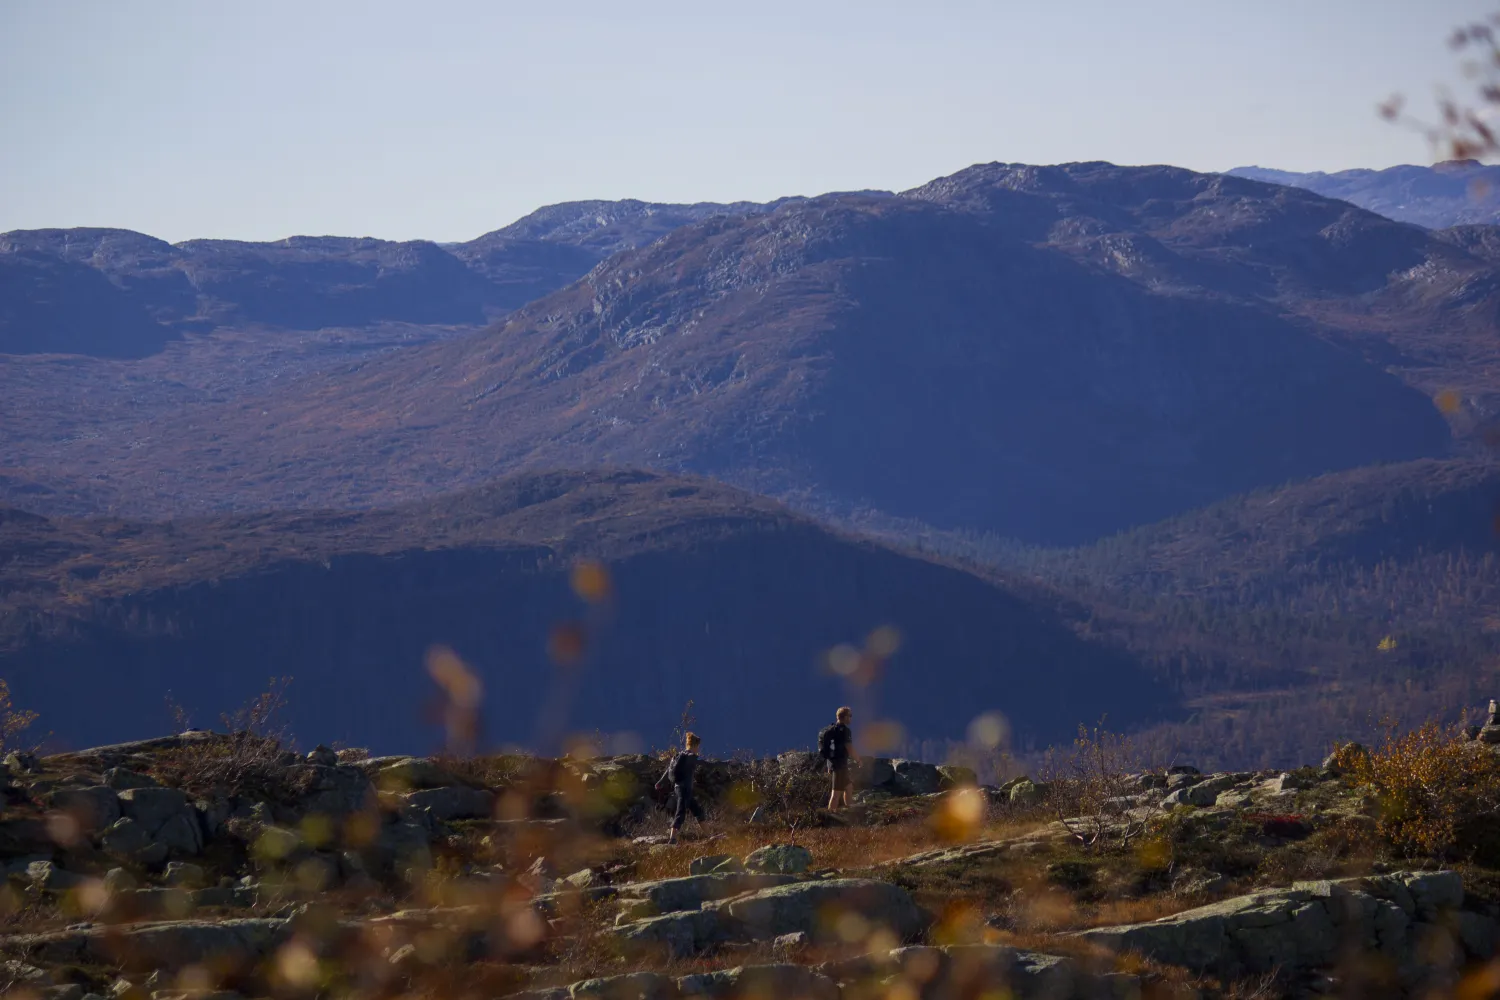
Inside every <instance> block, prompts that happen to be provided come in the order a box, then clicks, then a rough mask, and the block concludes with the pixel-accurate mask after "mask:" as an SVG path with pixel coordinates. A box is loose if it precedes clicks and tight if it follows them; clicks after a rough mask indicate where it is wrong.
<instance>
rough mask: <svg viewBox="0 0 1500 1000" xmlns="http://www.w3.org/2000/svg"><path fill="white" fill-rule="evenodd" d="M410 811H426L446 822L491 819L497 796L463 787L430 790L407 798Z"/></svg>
mask: <svg viewBox="0 0 1500 1000" xmlns="http://www.w3.org/2000/svg"><path fill="white" fill-rule="evenodd" d="M405 803H406V806H407V808H408V809H425V810H427V811H428V812H429V813H431V814H432V817H433V819H437V820H442V821H444V822H446V821H448V820H455V819H489V818H490V815H491V814H492V813H493V812H494V811H495V795H494V793H493V792H489V791H486V790H484V789H482V788H466V787H464V786H462V785H458V786H452V787H448V788H428V789H425V790H423V791H420V792H412V793H411V794H409V795H407V796H406V799H405Z"/></svg>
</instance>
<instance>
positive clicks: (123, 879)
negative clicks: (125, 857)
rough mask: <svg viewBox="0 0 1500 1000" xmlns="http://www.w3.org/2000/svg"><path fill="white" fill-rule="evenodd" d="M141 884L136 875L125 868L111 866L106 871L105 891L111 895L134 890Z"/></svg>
mask: <svg viewBox="0 0 1500 1000" xmlns="http://www.w3.org/2000/svg"><path fill="white" fill-rule="evenodd" d="M139 885H140V883H139V882H137V881H136V878H135V876H134V875H132V874H130V873H129V872H128V871H126V870H125V869H123V868H111V869H110V870H109V871H107V872H105V873H104V891H105V892H107V893H109V894H110V895H111V896H118V895H120V894H121V893H125V892H134V891H135V890H136V888H137V887H138V886H139Z"/></svg>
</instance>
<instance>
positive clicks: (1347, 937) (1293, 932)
mask: <svg viewBox="0 0 1500 1000" xmlns="http://www.w3.org/2000/svg"><path fill="white" fill-rule="evenodd" d="M1462 903H1463V882H1462V880H1461V878H1460V876H1459V875H1458V873H1457V872H1402V873H1395V874H1391V875H1381V876H1370V877H1365V878H1348V879H1335V880H1329V881H1321V882H1298V883H1296V884H1294V885H1293V886H1292V887H1291V888H1289V889H1274V890H1270V891H1266V892H1257V893H1251V894H1250V895H1246V896H1236V897H1234V898H1233V899H1226V900H1222V901H1220V902H1217V903H1212V904H1210V905H1208V906H1201V907H1198V908H1196V909H1192V910H1186V911H1184V912H1182V913H1178V914H1175V915H1173V916H1170V917H1163V918H1161V919H1160V920H1154V921H1152V922H1150V923H1145V924H1126V925H1122V926H1118V927H1097V928H1094V929H1092V930H1086V931H1079V932H1077V934H1076V935H1075V936H1076V937H1079V938H1082V939H1084V940H1086V941H1090V942H1092V943H1094V944H1099V945H1103V946H1105V947H1107V948H1110V949H1111V950H1114V951H1132V952H1136V953H1138V954H1141V955H1145V956H1146V957H1148V958H1152V959H1155V960H1157V961H1161V962H1165V963H1167V964H1169V965H1180V966H1184V967H1187V968H1190V969H1194V970H1198V971H1206V972H1212V973H1215V974H1220V975H1228V976H1241V975H1254V974H1259V973H1265V972H1270V971H1272V970H1274V969H1281V970H1297V969H1311V968H1317V967H1322V966H1326V965H1329V964H1331V963H1332V962H1333V961H1334V960H1335V959H1336V957H1337V956H1338V954H1339V953H1340V951H1341V950H1343V949H1346V948H1348V949H1356V950H1359V951H1362V952H1365V953H1370V954H1381V955H1383V956H1385V957H1386V958H1387V959H1389V960H1390V961H1392V962H1393V963H1395V964H1396V965H1398V966H1411V965H1412V964H1413V963H1414V962H1417V964H1420V962H1418V961H1417V960H1418V958H1419V956H1418V954H1417V952H1418V951H1419V950H1425V949H1421V948H1420V947H1419V943H1420V942H1421V941H1422V940H1423V939H1424V938H1425V937H1426V936H1427V935H1428V933H1429V932H1435V929H1437V928H1438V927H1439V925H1440V923H1453V922H1456V921H1455V920H1450V919H1449V918H1453V917H1456V914H1457V910H1458V907H1460V906H1461V905H1462ZM1476 916H1477V915H1476ZM1480 919H1481V920H1487V919H1488V918H1480ZM1491 923H1493V921H1491ZM1464 931H1465V933H1464V934H1463V935H1461V939H1460V941H1458V942H1455V943H1458V944H1463V943H1464V942H1472V948H1471V957H1474V958H1479V957H1482V955H1481V953H1482V952H1483V951H1484V950H1486V949H1487V948H1488V949H1492V948H1493V941H1494V939H1495V934H1494V928H1487V927H1483V926H1479V925H1478V921H1476V920H1469V921H1467V922H1466V924H1465V926H1464ZM1443 933H1447V932H1446V931H1444V932H1443ZM1413 974H1415V973H1413Z"/></svg>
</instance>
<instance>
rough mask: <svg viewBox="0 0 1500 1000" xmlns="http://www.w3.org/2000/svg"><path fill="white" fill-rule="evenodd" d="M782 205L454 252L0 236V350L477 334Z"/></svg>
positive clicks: (668, 208) (549, 234)
mask: <svg viewBox="0 0 1500 1000" xmlns="http://www.w3.org/2000/svg"><path fill="white" fill-rule="evenodd" d="M776 204H779V203H776ZM771 207H773V206H764V205H756V204H752V203H749V202H740V203H737V204H734V205H717V204H707V203H705V204H697V205H655V204H650V203H647V202H640V201H618V202H603V201H583V202H571V203H569V204H565V205H552V206H549V207H547V208H543V209H540V210H538V211H537V212H534V213H532V214H531V215H529V216H527V217H526V218H524V219H521V220H519V221H517V222H514V223H512V224H511V225H509V226H506V227H505V228H503V229H497V230H495V231H494V232H490V233H486V234H484V235H483V236H480V237H478V238H477V239H474V240H470V241H469V242H467V243H457V244H450V245H447V246H438V245H437V244H436V243H432V242H429V241H426V240H412V241H408V242H404V243H398V242H393V241H390V240H377V239H352V238H347V237H336V236H293V237H291V238H289V239H285V240H277V241H275V242H272V243H247V242H241V241H238V240H188V241H186V242H184V243H177V244H171V243H166V242H164V241H162V240H158V239H156V238H154V237H151V236H146V235H144V234H141V233H136V232H131V231H130V230H126V229H35V230H17V231H14V232H9V233H0V354H3V353H10V354H39V353H64V354H87V355H95V356H98V357H116V358H135V357H143V356H145V355H149V354H153V353H155V352H157V351H159V350H161V349H162V347H163V346H164V345H165V343H166V342H167V341H169V340H171V339H173V338H174V337H177V336H180V335H181V334H182V333H183V332H189V331H193V332H202V331H207V330H211V329H214V328H216V327H222V326H247V325H263V326H271V327H284V328H289V329H299V330H311V329H318V328H321V327H350V326H362V325H366V324H370V323H379V322H398V323H423V324H446V325H454V324H458V325H473V324H479V323H483V322H485V321H486V320H487V319H489V318H493V317H494V316H497V315H501V314H503V313H504V312H506V311H508V310H510V309H514V308H516V307H517V306H519V305H522V304H523V303H525V302H529V301H530V300H532V299H534V298H537V297H538V296H540V295H542V294H545V293H546V292H550V291H552V290H553V289H555V288H560V287H562V286H563V285H565V284H567V283H568V282H571V281H574V280H576V279H577V278H579V277H581V276H582V275H584V274H585V273H587V272H588V270H589V269H590V268H592V267H593V266H594V265H595V264H597V263H599V261H601V260H603V259H604V258H605V257H608V256H609V255H610V254H612V253H616V252H618V251H620V250H623V249H627V248H630V247H635V246H639V245H641V244H644V243H649V242H651V241H652V240H654V239H657V238H658V237H660V236H661V235H663V234H664V233H667V232H670V231H671V230H673V229H675V228H676V227H678V226H681V225H685V224H687V223H690V222H696V221H699V220H702V219H706V218H711V217H713V216H717V215H740V214H746V213H751V212H761V211H766V210H768V209H769V208H771Z"/></svg>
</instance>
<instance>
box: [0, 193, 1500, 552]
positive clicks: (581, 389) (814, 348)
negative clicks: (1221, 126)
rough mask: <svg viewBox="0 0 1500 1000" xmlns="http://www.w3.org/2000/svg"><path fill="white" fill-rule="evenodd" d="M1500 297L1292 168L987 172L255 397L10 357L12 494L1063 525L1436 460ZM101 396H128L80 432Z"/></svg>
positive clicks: (684, 239) (54, 504)
mask: <svg viewBox="0 0 1500 1000" xmlns="http://www.w3.org/2000/svg"><path fill="white" fill-rule="evenodd" d="M715 210H717V207H716V209H715ZM702 211H705V212H707V211H709V209H702ZM575 214H576V213H575ZM604 217H605V216H604V214H603V213H598V212H595V213H594V214H593V215H592V216H590V218H593V219H596V220H597V219H600V218H604ZM631 218H633V219H634V220H635V222H639V221H640V219H641V218H642V216H639V215H637V216H632V217H631ZM644 218H647V219H650V218H654V216H644ZM588 225H593V223H589V224H588ZM546 227H551V228H546ZM587 228H588V227H587V226H585V229H587ZM544 231H545V232H548V233H552V232H556V231H558V230H557V229H556V228H555V227H552V224H551V223H546V224H545V227H544ZM588 231H590V232H595V233H597V232H598V231H599V229H598V228H597V227H596V228H594V229H591V230H588ZM632 232H636V230H632ZM569 238H572V237H569ZM615 238H616V237H611V239H615ZM630 238H632V239H633V238H636V237H634V236H632V237H630ZM641 238H644V237H641ZM518 239H524V240H525V241H527V245H534V243H535V240H533V239H532V236H531V235H529V234H526V233H523V234H522V236H521V237H518ZM431 252H432V253H440V252H441V251H437V250H436V249H435V248H434V249H433V250H432V251H431ZM580 252H581V251H580ZM589 252H590V253H593V252H595V251H592V250H591V251H589ZM454 259H455V260H456V258H454ZM372 266H373V265H372ZM376 270H377V271H378V268H376ZM1455 284H1461V285H1462V287H1463V289H1464V294H1465V295H1467V296H1468V298H1463V297H1460V296H1455V295H1453V294H1452V293H1451V291H1450V289H1451V288H1452V287H1453V286H1454V285H1455ZM1497 290H1500V280H1497V271H1496V268H1495V265H1494V263H1493V262H1492V261H1491V260H1490V259H1489V258H1488V257H1486V256H1485V255H1484V254H1483V253H1477V252H1474V251H1473V250H1472V249H1470V248H1469V247H1466V246H1463V245H1460V244H1459V243H1458V242H1457V241H1455V240H1453V239H1451V238H1449V237H1447V236H1444V235H1442V234H1438V235H1434V234H1431V233H1428V232H1426V231H1424V230H1422V229H1419V228H1417V227H1413V226H1406V225H1401V224H1398V223H1394V222H1391V221H1389V220H1387V219H1384V218H1382V217H1380V216H1378V215H1375V214H1372V213H1369V212H1364V211H1362V210H1359V209H1356V208H1353V207H1351V206H1349V205H1347V204H1345V203H1343V202H1338V201H1332V200H1329V199H1326V198H1321V197H1319V196H1317V195H1313V194H1311V193H1307V192H1302V191H1298V190H1297V189H1294V188H1286V187H1278V186H1272V185H1266V184H1261V183H1257V182H1253V181H1248V180H1243V179H1238V178H1231V177H1223V176H1220V175H1213V174H1195V173H1192V172H1191V171H1186V170H1179V169H1175V168H1167V167H1147V168H1125V167H1115V166H1111V165H1109V164H1073V165H1068V166H1062V167H1032V166H1024V165H1007V164H992V165H987V166H979V167H974V168H971V169H969V170H965V171H963V172H961V173H959V174H955V175H954V176H952V177H948V178H943V179H940V180H938V181H934V182H933V183H931V184H928V185H926V186H924V187H921V188H918V189H915V190H913V191H909V192H906V193H904V194H902V195H899V196H895V197H891V196H875V195H869V194H849V195H829V196H824V197H820V198H813V199H805V200H799V201H793V202H789V203H786V204H783V205H781V206H779V207H778V208H775V209H774V210H771V211H755V212H753V213H751V214H738V215H734V214H725V213H724V212H722V211H721V212H719V214H716V215H713V216H711V217H709V218H706V219H703V220H702V221H698V222H694V223H691V224H687V225H683V226H681V227H679V228H676V229H673V230H671V231H670V232H669V233H668V234H667V235H666V236H664V237H662V238H660V239H658V240H656V241H655V242H652V243H649V244H648V245H646V246H643V247H640V248H638V249H635V250H626V251H623V252H621V253H618V254H616V255H614V256H613V257H610V258H608V259H607V260H606V261H605V262H603V263H602V264H599V265H597V266H596V267H595V268H594V269H593V270H592V271H590V272H589V273H588V274H587V275H586V276H585V277H584V278H582V279H581V280H579V281H576V282H574V283H572V284H570V285H568V286H567V287H564V288H562V289H559V290H558V291H556V292H554V293H551V294H550V295H546V296H543V297H542V298H540V299H538V300H536V301H534V302H531V303H529V304H527V305H526V306H524V307H523V308H520V309H518V310H516V311H515V312H513V313H512V314H510V315H508V316H507V317H506V318H504V319H503V320H501V321H499V322H498V323H496V324H495V325H493V326H491V327H489V328H486V329H484V330H480V331H476V332H473V333H467V334H459V335H456V336H451V337H448V338H446V339H443V340H441V341H438V342H436V343H430V344H427V345H426V346H420V347H415V348H412V349H409V350H396V351H387V352H384V353H381V354H377V355H374V356H370V357H366V358H362V359H360V360H358V361H356V362H354V363H351V364H347V365H329V366H327V367H325V368H324V369H322V370H320V371H318V372H316V373H313V374H311V375H307V376H306V377H300V378H286V379H278V380H275V381H274V384H268V385H266V386H262V387H258V388H256V389H255V390H254V391H249V392H243V393H239V394H234V395H228V396H225V395H223V394H218V393H209V392H203V393H198V394H194V392H192V391H189V390H187V389H183V390H178V389H177V388H175V386H178V385H181V384H183V383H192V382H193V381H194V380H195V379H198V378H199V377H200V376H198V375H196V374H193V373H191V372H182V373H179V374H175V375H174V377H173V378H172V379H170V380H162V379H152V380H135V381H133V382H131V383H130V384H129V390H128V391H129V397H128V400H127V399H123V398H122V399H121V400H120V402H119V404H118V406H119V409H118V410H115V411H111V409H110V408H111V407H113V406H115V405H116V404H115V403H113V402H112V401H111V399H112V394H113V393H115V392H117V391H118V389H117V388H110V387H109V386H102V385H99V384H98V383H97V382H91V383H90V387H89V388H88V389H87V390H85V389H84V388H83V387H82V386H80V385H78V384H77V382H76V380H77V379H84V378H91V377H92V376H91V374H90V373H91V371H92V369H90V368H88V366H82V367H80V366H76V365H70V366H66V368H65V367H64V366H59V365H56V364H53V363H39V364H37V365H30V366H28V365H26V364H24V363H20V364H17V365H15V366H14V371H16V372H17V373H18V374H17V375H16V376H15V377H14V378H13V379H11V380H10V381H11V382H12V390H11V392H10V393H9V394H8V395H9V398H8V399H7V400H6V401H3V402H0V418H3V419H4V420H5V421H6V424H7V429H8V433H9V438H10V439H9V441H8V442H7V446H6V448H7V452H8V454H7V455H6V456H5V457H6V458H8V459H9V461H8V462H6V463H5V465H6V466H7V468H6V470H5V474H7V475H8V476H9V477H10V479H9V480H0V490H4V491H5V492H4V493H0V496H4V495H6V494H7V493H8V494H9V496H10V498H11V500H12V501H13V502H24V503H26V504H28V505H30V506H32V507H35V508H37V509H40V510H51V511H71V512H78V513H81V512H86V511H88V510H93V509H113V510H116V511H118V512H121V513H131V514H140V515H148V516H159V515H162V514H169V513H183V512H186V511H194V510H196V511H205V510H211V509H215V508H220V509H222V508H225V507H233V508H238V509H253V508H257V507H277V506H330V505H332V506H377V505H384V504H389V503H392V502H397V501H401V500H406V499H413V498H416V497H419V496H423V495H428V494H431V493H434V492H440V491H444V490H451V489H457V488H462V487H465V486H471V485H476V484H478V483H482V482H484V481H486V480H488V479H490V478H493V477H494V476H497V475H504V474H508V473H511V472H515V471H518V470H522V469H528V468H533V469H534V468H544V467H549V466H550V467H558V466H563V467H574V468H587V467H591V466H596V465H599V464H602V463H613V464H624V465H639V466H649V467H654V468H657V469H661V470H665V471H671V472H689V473H694V474H703V475H710V476H714V477H717V478H720V479H723V480H725V481H728V482H732V483H735V484H738V485H741V486H743V487H746V488H750V489H754V490H756V491H758V492H763V493H768V494H772V495H776V496H781V497H786V498H793V499H799V502H805V503H808V504H813V505H817V504H829V505H832V506H834V507H841V508H858V507H869V508H873V509H877V510H882V511H885V512H887V513H890V514H893V515H898V516H907V517H915V518H919V519H922V520H925V521H928V522H930V523H933V524H937V525H941V526H956V527H971V528H976V529H985V530H993V531H998V532H1001V533H1004V534H1008V535H1011V536H1014V537H1018V538H1022V539H1027V540H1031V541H1037V542H1047V543H1073V542H1079V541H1087V540H1090V539H1093V538H1097V537H1099V536H1100V535H1103V534H1108V533H1110V532H1113V531H1117V530H1120V529H1122V528H1126V527H1129V526H1131V525H1136V524H1142V523H1147V522H1150V521H1154V520H1158V519H1160V518H1162V517H1166V516H1169V515H1172V514H1175V513H1179V512H1181V511H1184V510H1188V509H1191V508H1194V507H1198V506H1201V505H1203V504H1206V503H1209V502H1212V501H1214V500H1216V499H1220V498H1222V497H1225V496H1228V495H1231V494H1234V493H1238V492H1242V491H1244V490H1248V489H1253V488H1256V487H1258V486H1264V485H1268V484H1275V483H1281V482H1285V481H1287V480H1289V479H1295V478H1299V477H1305V476H1310V475H1316V474H1320V473H1324V472H1328V471H1332V470H1335V469H1340V468H1351V467H1356V466H1360V465H1365V464H1368V463H1371V462H1388V461H1402V460H1407V459H1412V458H1418V457H1423V456H1432V455H1439V454H1442V453H1444V452H1445V451H1446V450H1447V449H1448V448H1449V447H1450V442H1451V434H1450V428H1449V425H1448V424H1447V423H1446V422H1445V421H1444V419H1443V417H1442V415H1440V413H1439V412H1438V410H1437V408H1436V407H1434V406H1433V404H1432V401H1431V398H1430V396H1431V395H1432V394H1433V393H1435V392H1436V391H1438V389H1440V388H1442V387H1445V386H1446V384H1447V381H1448V378H1449V374H1448V372H1447V370H1446V369H1441V366H1443V365H1448V364H1449V361H1450V360H1451V359H1452V358H1455V357H1458V358H1460V360H1461V359H1462V351H1461V350H1460V349H1459V348H1458V347H1457V346H1455V345H1458V344H1464V345H1467V344H1470V343H1471V342H1473V340H1474V338H1475V336H1477V335H1476V334H1474V333H1473V331H1472V330H1471V329H1470V328H1469V327H1468V326H1465V325H1464V324H1465V323H1470V322H1472V323H1476V324H1477V323H1479V322H1480V319H1479V318H1475V316H1477V315H1478V314H1474V315H1471V313H1472V312H1473V310H1470V312H1463V311H1462V310H1463V309H1465V308H1468V306H1473V309H1477V310H1479V311H1480V312H1481V313H1482V310H1484V309H1487V308H1490V307H1491V306H1492V305H1493V303H1494V302H1497V301H1500V298H1496V295H1497ZM1466 304H1467V305H1466ZM1466 317H1468V318H1466ZM1450 328H1452V330H1453V331H1454V332H1453V333H1451V334H1448V333H1445V331H1447V330H1449V329H1450ZM1445 337H1450V339H1451V340H1452V341H1453V344H1448V343H1447V342H1445V341H1444V338H1445ZM1435 352H1437V353H1438V354H1439V355H1440V356H1438V357H1434V356H1433V355H1434V353H1435ZM1435 369H1440V370H1435ZM44 371H45V372H46V375H45V377H43V376H42V374H41V373H42V372H44ZM32 376H35V377H34V378H33V377H32ZM113 385H118V383H113ZM85 391H87V392H89V393H91V394H92V395H91V397H90V398H91V404H90V405H91V406H92V407H94V408H95V412H96V413H100V414H103V413H111V412H114V413H118V419H114V418H111V420H110V421H109V422H108V423H106V424H104V426H100V421H98V420H97V419H96V420H95V421H93V422H92V426H89V427H87V428H84V427H81V426H77V425H76V424H75V423H74V414H75V413H76V408H75V406H74V405H73V404H72V403H70V402H69V400H73V399H77V398H79V397H80V396H81V395H82V394H83V393H84V392H85ZM153 397H156V398H159V399H160V402H159V403H158V402H156V401H155V398H153ZM63 420H66V421H68V429H67V430H62V428H60V426H59V423H60V422H61V421H63ZM7 482H9V483H12V484H23V485H19V486H11V487H7V486H6V483H7ZM21 488H24V489H26V490H28V492H27V493H25V494H24V495H22V494H19V493H16V492H15V490H17V489H21Z"/></svg>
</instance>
